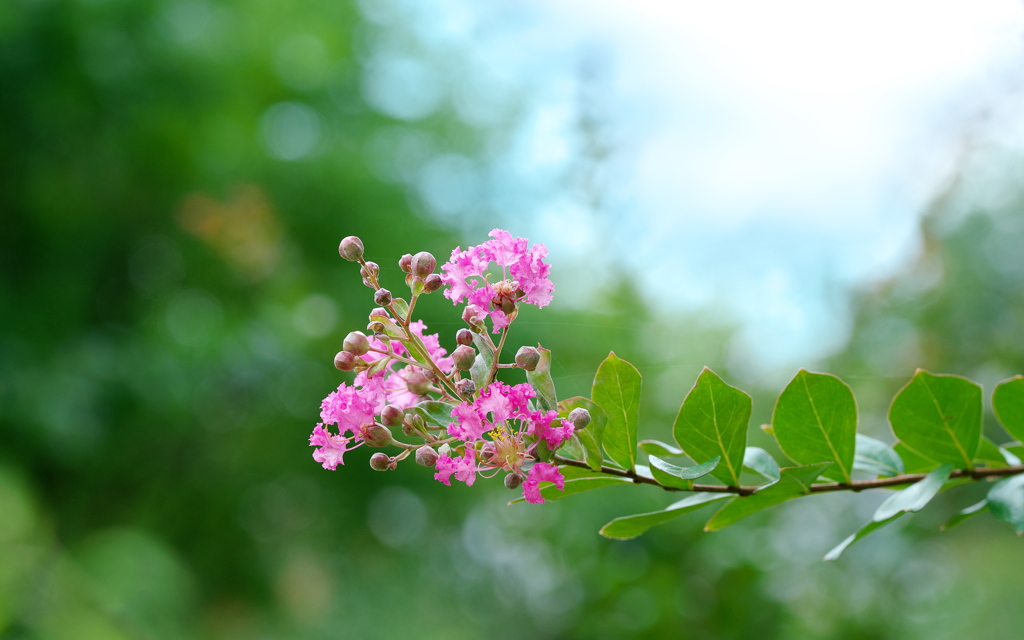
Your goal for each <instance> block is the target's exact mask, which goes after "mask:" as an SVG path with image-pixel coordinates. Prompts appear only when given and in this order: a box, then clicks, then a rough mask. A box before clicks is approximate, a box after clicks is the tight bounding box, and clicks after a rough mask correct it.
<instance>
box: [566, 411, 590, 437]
mask: <svg viewBox="0 0 1024 640" xmlns="http://www.w3.org/2000/svg"><path fill="white" fill-rule="evenodd" d="M568 420H569V422H571V423H572V426H573V427H575V428H576V430H577V431H579V430H581V429H586V428H587V425H588V424H590V412H589V411H587V410H586V409H584V408H583V407H576V408H575V409H573V410H572V411H570V412H569V418H568Z"/></svg>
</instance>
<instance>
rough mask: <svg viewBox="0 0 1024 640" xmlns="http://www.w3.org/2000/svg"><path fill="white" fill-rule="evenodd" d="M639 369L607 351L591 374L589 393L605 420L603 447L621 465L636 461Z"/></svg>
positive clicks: (626, 467) (629, 465)
mask: <svg viewBox="0 0 1024 640" xmlns="http://www.w3.org/2000/svg"><path fill="white" fill-rule="evenodd" d="M641 382H642V381H641V378H640V372H639V371H637V370H636V367H634V366H633V365H631V364H630V363H628V362H626V361H625V360H621V359H619V358H618V356H616V355H615V352H614V351H613V352H612V353H610V354H608V357H607V358H605V360H604V362H602V363H601V366H600V367H598V368H597V375H596V376H595V377H594V387H593V390H592V392H591V397H592V398H593V399H594V402H596V403H597V404H598V406H600V407H601V408H602V409H604V412H605V415H606V416H607V417H608V422H607V424H605V427H604V442H603V444H604V450H605V452H606V453H607V454H608V457H609V458H610V459H611V460H612V462H615V463H616V464H618V465H619V466H620V467H622V468H623V469H629V470H632V469H633V465H634V464H635V463H636V431H637V423H638V421H639V419H640V385H641Z"/></svg>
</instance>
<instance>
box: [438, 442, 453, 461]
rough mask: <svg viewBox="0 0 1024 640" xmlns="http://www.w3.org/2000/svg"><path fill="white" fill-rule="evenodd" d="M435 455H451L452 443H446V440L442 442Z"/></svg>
mask: <svg viewBox="0 0 1024 640" xmlns="http://www.w3.org/2000/svg"><path fill="white" fill-rule="evenodd" d="M437 455H439V456H449V457H450V456H451V455H452V445H450V444H448V443H447V442H446V443H444V444H442V445H441V446H440V447H438V448H437Z"/></svg>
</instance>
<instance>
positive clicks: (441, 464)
mask: <svg viewBox="0 0 1024 640" xmlns="http://www.w3.org/2000/svg"><path fill="white" fill-rule="evenodd" d="M476 471H477V469H476V450H475V449H474V448H473V447H466V451H465V453H464V454H463V456H462V457H461V458H452V457H451V456H449V455H447V454H443V453H442V454H441V455H440V456H438V457H437V463H435V465H434V479H435V480H437V481H439V482H443V483H445V484H446V485H448V486H451V484H452V481H451V476H452V474H453V473H454V474H455V479H456V480H461V481H462V482H465V483H466V486H467V487H471V486H473V483H474V482H476Z"/></svg>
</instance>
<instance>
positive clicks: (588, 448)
mask: <svg viewBox="0 0 1024 640" xmlns="http://www.w3.org/2000/svg"><path fill="white" fill-rule="evenodd" d="M578 407H583V408H584V409H586V410H587V411H589V412H590V424H588V425H587V428H586V429H583V430H581V431H576V432H575V433H574V434H573V437H575V438H576V439H577V441H578V442H579V444H580V447H581V448H582V449H583V455H584V458H583V461H584V462H586V463H587V466H589V467H590V468H591V469H593V470H594V471H600V470H601V465H602V463H603V462H604V459H603V458H602V456H601V438H602V437H603V436H604V427H605V424H606V423H607V422H608V417H607V416H606V415H605V413H604V410H603V409H601V407H599V406H597V405H596V404H594V402H593V401H592V400H590V399H589V398H582V397H579V396H577V397H575V398H567V399H565V400H562V401H561V402H559V403H558V415H559V416H561V417H563V418H564V417H566V416H568V415H569V413H570V412H571V411H572V410H573V409H576V408H578Z"/></svg>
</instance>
